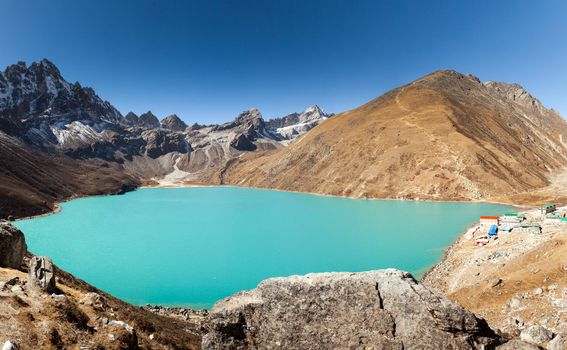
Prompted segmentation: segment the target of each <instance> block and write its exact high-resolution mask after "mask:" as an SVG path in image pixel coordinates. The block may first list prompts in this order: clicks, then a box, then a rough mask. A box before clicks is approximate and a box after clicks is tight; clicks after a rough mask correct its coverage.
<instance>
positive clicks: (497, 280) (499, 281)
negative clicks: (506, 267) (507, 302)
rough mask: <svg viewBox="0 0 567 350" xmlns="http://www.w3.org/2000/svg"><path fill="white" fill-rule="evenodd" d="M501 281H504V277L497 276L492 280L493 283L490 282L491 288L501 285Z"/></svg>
mask: <svg viewBox="0 0 567 350" xmlns="http://www.w3.org/2000/svg"><path fill="white" fill-rule="evenodd" d="M501 283H502V279H501V278H497V279H495V280H494V281H492V283H491V284H490V287H491V288H494V287H496V286H498V285H500V284H501Z"/></svg>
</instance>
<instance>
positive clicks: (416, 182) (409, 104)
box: [216, 71, 567, 200]
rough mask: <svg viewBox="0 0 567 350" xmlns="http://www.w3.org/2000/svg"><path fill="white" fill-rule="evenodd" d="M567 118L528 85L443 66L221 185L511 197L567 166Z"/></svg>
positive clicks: (234, 168) (258, 158) (248, 163)
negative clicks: (566, 137) (482, 79)
mask: <svg viewBox="0 0 567 350" xmlns="http://www.w3.org/2000/svg"><path fill="white" fill-rule="evenodd" d="M563 135H567V122H565V120H564V119H563V118H562V117H561V116H559V115H558V114H557V113H556V112H554V111H553V110H548V109H546V108H545V107H543V106H542V105H541V103H540V102H539V101H538V100H537V99H535V98H533V97H532V96H531V95H529V93H527V92H526V91H525V90H524V89H523V88H521V87H520V86H519V85H508V84H505V83H490V82H489V83H482V82H480V81H479V80H478V79H477V78H475V77H473V76H470V75H463V74H460V73H457V72H454V71H439V72H435V73H432V74H430V75H427V76H425V77H423V78H421V79H418V80H416V81H414V82H412V83H410V84H408V85H406V86H403V87H400V88H398V89H394V90H392V91H390V92H388V93H386V94H384V95H383V96H381V97H379V98H377V99H375V100H373V101H371V102H368V103H367V104H365V105H363V106H361V107H359V108H356V109H354V110H351V111H348V112H345V113H342V114H340V115H337V116H335V117H333V118H331V119H329V120H327V121H326V122H324V123H321V124H320V125H318V126H316V127H315V128H313V129H312V130H311V131H309V132H308V133H307V134H305V135H304V136H303V137H301V138H299V139H298V140H296V141H295V142H292V143H291V144H290V145H289V147H287V148H283V149H279V150H276V151H273V152H269V153H265V154H253V155H247V156H245V157H241V158H239V159H238V160H237V161H233V162H230V163H227V165H226V166H225V167H224V168H223V169H222V170H220V171H219V176H218V178H217V179H216V181H219V182H221V183H227V184H236V185H241V186H254V187H267V188H277V189H282V190H292V191H302V192H315V193H322V194H332V195H340V196H349V197H363V198H413V199H415V198H420V199H437V200H506V199H507V198H509V197H510V196H513V195H517V194H520V193H524V192H529V191H532V190H534V189H539V188H542V187H545V186H547V185H548V184H549V179H550V178H551V176H553V175H554V174H556V173H557V172H558V171H560V170H562V169H563V168H564V167H565V165H567V148H566V146H565V144H564V141H563V138H564V136H563Z"/></svg>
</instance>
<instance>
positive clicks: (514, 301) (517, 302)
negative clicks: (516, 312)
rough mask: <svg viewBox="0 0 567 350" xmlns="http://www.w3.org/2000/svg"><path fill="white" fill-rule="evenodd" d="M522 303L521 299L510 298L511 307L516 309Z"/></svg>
mask: <svg viewBox="0 0 567 350" xmlns="http://www.w3.org/2000/svg"><path fill="white" fill-rule="evenodd" d="M521 305H522V301H521V300H520V299H518V298H512V300H510V307H511V308H513V309H517V308H519V307H520V306H521Z"/></svg>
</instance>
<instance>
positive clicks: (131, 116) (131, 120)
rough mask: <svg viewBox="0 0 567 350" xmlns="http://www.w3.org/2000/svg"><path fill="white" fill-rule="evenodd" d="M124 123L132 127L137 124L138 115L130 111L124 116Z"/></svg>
mask: <svg viewBox="0 0 567 350" xmlns="http://www.w3.org/2000/svg"><path fill="white" fill-rule="evenodd" d="M124 123H126V125H130V126H134V125H137V124H138V115H137V114H136V113H134V112H132V111H130V112H128V114H126V115H125V116H124Z"/></svg>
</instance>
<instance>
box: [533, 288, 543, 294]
mask: <svg viewBox="0 0 567 350" xmlns="http://www.w3.org/2000/svg"><path fill="white" fill-rule="evenodd" d="M534 294H535V295H541V294H543V289H541V288H540V287H538V288H536V289H534Z"/></svg>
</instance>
